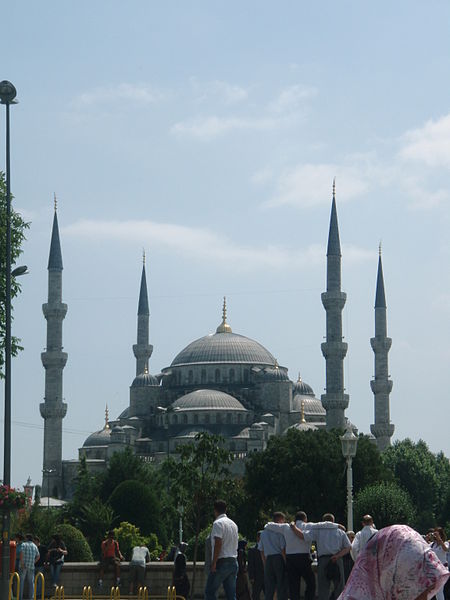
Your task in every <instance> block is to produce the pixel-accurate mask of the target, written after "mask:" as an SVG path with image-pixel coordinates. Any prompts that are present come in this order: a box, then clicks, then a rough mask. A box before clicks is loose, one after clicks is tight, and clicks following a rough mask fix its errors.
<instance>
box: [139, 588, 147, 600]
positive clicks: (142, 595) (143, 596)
mask: <svg viewBox="0 0 450 600" xmlns="http://www.w3.org/2000/svg"><path fill="white" fill-rule="evenodd" d="M138 600H148V589H147V586H144V587H142V585H141V586H140V588H139V589H138Z"/></svg>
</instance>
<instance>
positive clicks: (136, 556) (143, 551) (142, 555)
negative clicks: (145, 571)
mask: <svg viewBox="0 0 450 600" xmlns="http://www.w3.org/2000/svg"><path fill="white" fill-rule="evenodd" d="M149 559H150V554H149V551H148V548H146V547H145V546H135V547H134V548H133V554H132V555H131V561H130V564H132V565H139V566H140V567H145V563H146V562H147V560H149Z"/></svg>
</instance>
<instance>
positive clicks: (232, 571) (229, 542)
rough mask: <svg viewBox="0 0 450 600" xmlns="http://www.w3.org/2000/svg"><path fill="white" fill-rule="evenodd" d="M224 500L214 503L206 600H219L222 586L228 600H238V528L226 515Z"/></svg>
mask: <svg viewBox="0 0 450 600" xmlns="http://www.w3.org/2000/svg"><path fill="white" fill-rule="evenodd" d="M226 510H227V505H226V503H225V502H224V501H223V500H216V501H215V502H214V516H215V521H214V523H213V526H212V530H211V549H212V560H211V569H210V572H209V574H208V579H207V581H206V587H205V600H217V592H218V590H219V588H220V586H221V585H223V589H224V592H225V596H226V598H227V600H236V576H237V571H238V564H237V560H236V559H237V549H238V528H237V525H236V523H235V522H234V521H232V520H231V519H229V518H228V517H227V515H226Z"/></svg>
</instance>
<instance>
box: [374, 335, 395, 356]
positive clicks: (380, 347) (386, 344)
mask: <svg viewBox="0 0 450 600" xmlns="http://www.w3.org/2000/svg"><path fill="white" fill-rule="evenodd" d="M370 345H371V346H372V350H373V351H374V352H375V353H378V352H389V350H390V349H391V346H392V339H391V338H388V337H374V338H370Z"/></svg>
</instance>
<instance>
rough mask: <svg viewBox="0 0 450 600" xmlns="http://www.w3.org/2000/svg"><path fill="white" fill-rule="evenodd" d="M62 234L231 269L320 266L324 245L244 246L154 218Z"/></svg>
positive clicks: (78, 226) (352, 257)
mask: <svg viewBox="0 0 450 600" xmlns="http://www.w3.org/2000/svg"><path fill="white" fill-rule="evenodd" d="M63 233H64V235H67V236H72V237H76V238H82V239H91V240H96V241H98V240H104V241H120V242H125V243H132V244H133V245H136V244H140V245H143V246H146V247H151V246H152V245H153V246H154V247H155V248H158V249H161V248H163V249H165V250H169V251H172V252H173V253H174V254H176V255H178V256H183V257H185V258H186V257H187V258H189V259H195V260H198V261H201V262H211V263H218V262H220V263H222V264H223V265H224V266H225V267H230V268H232V269H233V270H234V269H236V268H239V269H241V270H249V269H255V268H260V269H279V268H285V269H293V268H294V269H295V268H299V267H309V268H310V267H314V266H317V265H323V264H324V261H325V246H323V245H321V244H311V245H310V246H308V247H307V248H306V249H300V250H297V249H291V248H286V247H282V246H276V245H270V244H267V245H264V246H244V245H239V244H237V243H236V242H235V241H234V240H232V239H230V238H228V237H227V236H224V235H222V234H219V233H217V232H215V231H212V230H210V229H202V228H196V227H187V226H185V225H177V224H172V223H157V222H155V221H96V220H82V221H77V222H75V223H73V224H71V225H68V226H66V227H64V228H63ZM373 256H374V254H373V252H368V251H366V250H364V249H361V248H357V247H354V246H349V247H348V249H347V250H346V259H347V260H348V262H350V263H352V262H353V263H354V262H360V261H361V260H366V259H368V258H370V259H373Z"/></svg>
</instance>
